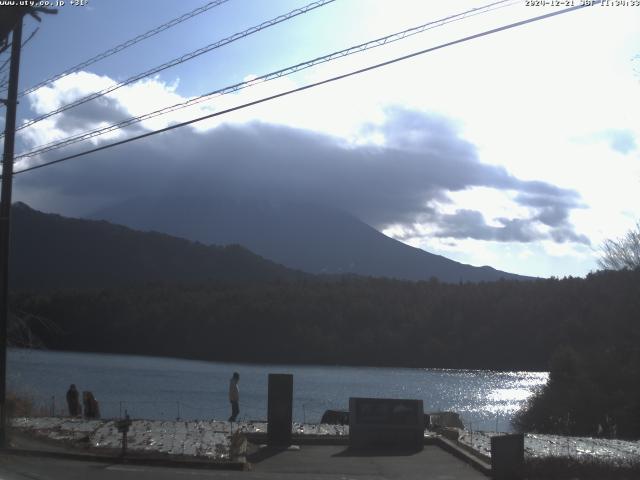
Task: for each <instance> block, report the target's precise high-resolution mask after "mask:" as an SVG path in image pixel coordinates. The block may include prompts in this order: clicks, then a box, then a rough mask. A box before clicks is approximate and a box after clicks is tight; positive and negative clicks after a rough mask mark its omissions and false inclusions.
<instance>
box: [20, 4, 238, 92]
mask: <svg viewBox="0 0 640 480" xmlns="http://www.w3.org/2000/svg"><path fill="white" fill-rule="evenodd" d="M228 1H229V0H215V1H213V2H209V3H207V4H205V5H203V6H201V7H198V8H196V9H195V10H192V11H190V12H188V13H185V14H184V15H181V16H179V17H176V18H174V19H173V20H169V21H168V22H166V23H163V24H162V25H159V26H157V27H155V28H153V29H151V30H149V31H148V32H145V33H142V34H140V35H138V36H136V37H134V38H132V39H130V40H127V41H126V42H123V43H121V44H119V45H116V46H115V47H113V48H110V49H109V50H106V51H104V52H102V53H99V54H98V55H96V56H94V57H91V58H90V59H88V60H85V61H84V62H81V63H79V64H77V65H75V66H73V67H71V68H68V69H67V70H65V71H64V72H60V73H58V74H56V75H54V76H52V77H50V78H48V79H46V80H43V81H42V82H40V83H38V84H36V85H34V86H33V87H30V88H27V89H26V90H23V91H22V92H20V93H19V94H18V97H23V96H25V95H28V94H29V93H31V92H35V91H36V90H38V89H40V88H42V87H44V86H45V85H48V84H50V83H52V82H55V81H56V80H59V79H61V78H62V77H66V76H67V75H69V74H71V73H73V72H77V71H78V70H82V69H83V68H86V67H88V66H89V65H92V64H94V63H96V62H99V61H100V60H104V59H105V58H107V57H110V56H111V55H115V54H116V53H118V52H121V51H122V50H125V49H126V48H129V47H131V46H133V45H135V44H136V43H139V42H141V41H143V40H146V39H147V38H150V37H153V36H154V35H157V34H158V33H160V32H164V31H165V30H168V29H169V28H171V27H175V26H176V25H178V24H180V23H182V22H185V21H187V20H189V19H191V18H193V17H195V16H197V15H200V14H201V13H204V12H206V11H208V10H211V9H212V8H214V7H217V6H219V5H222V4H223V3H226V2H228Z"/></svg>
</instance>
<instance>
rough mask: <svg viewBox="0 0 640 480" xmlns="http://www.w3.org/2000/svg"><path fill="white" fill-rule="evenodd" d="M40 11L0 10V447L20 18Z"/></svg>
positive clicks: (0, 443)
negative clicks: (0, 84) (0, 50)
mask: <svg viewBox="0 0 640 480" xmlns="http://www.w3.org/2000/svg"><path fill="white" fill-rule="evenodd" d="M40 13H47V14H50V13H52V14H56V13H58V10H56V9H52V8H45V7H33V6H19V7H10V8H5V9H4V10H3V14H4V15H3V16H2V17H1V18H0V40H3V41H5V42H4V43H5V44H6V40H8V36H9V31H10V30H13V33H12V34H11V63H10V66H9V89H8V91H7V98H6V99H0V101H2V103H4V104H5V105H6V107H7V113H6V121H5V125H4V152H3V155H2V193H1V194H0V448H6V447H7V340H8V339H7V332H8V323H9V238H10V232H11V229H10V226H11V222H10V220H11V193H12V188H13V154H14V147H15V142H16V111H17V108H18V76H19V70H20V51H21V49H22V21H23V20H24V16H25V15H27V14H29V15H31V16H32V17H33V18H35V19H36V20H37V21H38V22H40V21H41V20H40V16H39V14H40Z"/></svg>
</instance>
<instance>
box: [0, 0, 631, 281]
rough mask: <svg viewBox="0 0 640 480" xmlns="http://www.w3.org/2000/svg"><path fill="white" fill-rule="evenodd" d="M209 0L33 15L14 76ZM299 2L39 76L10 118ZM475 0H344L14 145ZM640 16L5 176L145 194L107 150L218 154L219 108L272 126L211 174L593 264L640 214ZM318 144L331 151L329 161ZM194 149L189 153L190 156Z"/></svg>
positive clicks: (189, 113)
mask: <svg viewBox="0 0 640 480" xmlns="http://www.w3.org/2000/svg"><path fill="white" fill-rule="evenodd" d="M487 3H489V2H487ZM202 4H204V2H200V1H197V2H196V1H185V2H177V1H168V0H160V1H154V2H150V1H146V0H142V1H136V2H131V1H118V0H108V1H107V0H89V2H88V3H87V5H86V6H84V7H80V6H77V7H76V6H71V5H70V4H69V3H68V2H67V4H66V5H65V6H63V7H61V8H60V13H59V15H57V16H46V17H45V18H44V20H43V22H42V24H40V25H38V24H37V23H36V22H35V21H33V20H27V21H26V22H25V34H26V35H28V34H29V33H30V32H31V31H32V30H33V29H34V28H35V27H36V26H39V27H40V30H39V31H38V33H37V35H36V36H35V37H34V39H33V40H32V41H31V42H30V43H29V44H28V45H27V46H26V47H25V49H24V52H23V60H22V68H21V82H20V88H21V89H24V88H27V87H29V86H31V85H33V84H35V83H37V82H39V81H41V80H43V79H45V78H48V77H50V76H51V75H53V74H56V73H58V72H59V71H61V70H64V69H66V68H68V67H70V66H72V65H74V64H76V63H79V62H81V61H83V60H85V59H87V58H89V57H92V56H93V55H95V54H97V53H100V52H102V51H104V50H106V49H108V48H111V47H113V46H115V45H116V44H118V43H121V42H123V41H126V40H128V39H130V38H132V37H134V36H136V35H138V34H140V33H142V32H144V31H147V30H149V29H151V28H153V27H155V26H157V25H159V24H161V23H164V22H166V21H168V20H170V19H172V18H174V17H177V16H179V15H182V14H183V13H186V12H187V11H189V10H192V9H194V8H197V7H198V6H200V5H202ZM303 5H305V2H302V1H297V0H287V1H285V0H281V1H275V0H272V1H268V2H267V1H257V0H230V1H229V2H227V3H225V4H223V5H221V6H219V7H216V8H213V9H211V10H209V11H207V12H206V13H203V14H201V15H199V16H197V17H195V18H193V19H191V20H188V21H186V22H184V23H183V24H181V25H179V26H177V27H174V28H172V29H169V30H167V31H165V32H163V33H161V34H159V35H157V36H155V37H153V38H151V39H148V40H145V41H143V42H141V43H139V44H137V45H135V46H134V47H132V48H129V49H127V50H125V51H123V52H121V53H119V54H117V55H114V56H112V57H110V58H108V59H106V60H104V61H101V62H98V63H96V64H94V65H92V66H90V67H88V68H87V69H86V70H85V71H83V72H79V73H76V74H74V75H71V76H69V77H66V78H64V79H61V80H59V81H57V82H55V83H54V84H52V85H49V86H47V87H45V88H42V89H40V90H38V91H36V92H34V93H32V94H30V95H29V96H28V97H27V98H26V99H25V100H23V101H22V102H21V105H20V111H19V121H24V120H26V119H29V118H33V117H35V116H36V115H38V114H42V113H45V112H47V111H49V110H51V109H53V108H56V107H58V106H60V105H62V104H64V103H66V102H68V101H70V100H73V99H75V98H80V97H81V96H83V95H86V94H88V93H91V92H92V91H96V90H99V89H101V88H104V86H108V85H111V84H113V83H114V82H118V81H122V80H124V79H126V78H128V77H130V76H132V75H134V74H137V73H139V72H141V71H144V70H147V69H149V68H152V67H154V66H156V65H158V64H161V63H164V62H166V61H168V60H170V59H173V58H175V57H178V56H180V55H182V54H184V53H186V52H189V51H192V50H195V49H197V48H199V47H201V46H203V45H206V44H208V43H212V42H215V41H217V40H219V39H221V38H224V37H226V36H229V35H231V34H233V33H236V32H238V31H242V30H244V29H246V28H248V27H251V26H254V25H257V24H259V23H261V22H263V21H265V20H267V19H270V18H273V17H275V16H277V15H280V14H283V13H286V12H288V11H290V10H292V9H294V8H296V7H300V6H303ZM481 5H485V3H482V2H478V1H455V2H424V1H416V2H412V1H408V0H407V1H402V2H390V1H388V0H337V1H336V2H334V3H332V4H329V5H327V6H324V7H322V8H319V9H317V10H315V11H312V12H309V13H307V14H305V15H302V16H300V17H298V18H294V19H292V20H289V21H287V22H285V23H283V24H280V25H277V26H274V27H271V28H269V29H267V30H265V31H262V32H259V33H256V34H255V35H252V36H250V37H248V38H245V39H242V40H239V41H237V42H235V43H233V44H231V45H228V46H226V47H224V48H221V49H218V50H215V51H213V52H209V53H206V54H204V55H202V56H200V57H198V58H196V59H194V60H191V61H189V62H185V63H184V64H182V65H180V66H178V67H175V68H172V69H169V70H166V71H164V72H162V73H160V74H159V75H157V76H155V77H153V78H151V79H148V80H145V81H141V82H139V83H138V84H135V85H130V86H126V87H123V88H121V89H119V90H117V91H115V92H113V93H111V94H109V95H108V96H107V97H108V98H107V100H104V101H102V102H96V104H95V105H91V106H90V105H87V106H85V107H84V108H83V107H79V108H78V109H72V110H69V111H68V112H65V113H63V114H60V115H59V116H56V117H52V118H51V119H48V120H45V121H43V122H40V123H38V124H36V125H34V126H32V127H29V128H28V129H25V130H23V131H22V133H21V134H20V135H19V138H18V151H22V150H25V149H26V150H28V149H29V148H31V147H34V146H37V145H40V144H42V143H46V142H47V141H51V140H56V139H61V138H64V137H66V136H67V135H69V134H72V133H77V132H81V131H84V130H87V129H91V128H95V127H96V126H102V125H106V124H107V123H108V122H109V121H111V120H112V119H114V118H115V119H120V118H126V117H128V116H131V115H140V114H143V113H145V112H148V111H152V110H155V109H156V108H159V107H161V106H165V105H170V104H174V103H177V102H180V101H184V100H186V99H188V98H191V97H193V96H196V95H200V94H202V93H205V92H207V91H211V90H214V89H216V88H220V87H224V86H226V85H229V84H233V83H236V82H239V81H243V80H244V79H247V78H252V77H251V76H259V75H262V74H264V73H268V72H270V71H272V70H276V69H279V68H282V67H286V66H289V65H292V64H295V63H298V62H301V61H304V60H307V59H310V58H314V57H316V56H319V55H322V54H326V53H330V52H332V51H334V50H338V49H341V48H345V47H348V46H351V45H354V44H357V43H360V42H364V41H367V40H370V39H373V38H376V37H378V36H381V35H386V34H389V33H393V32H395V31H399V30H402V29H405V28H408V27H412V26H416V25H419V24H422V23H426V22H428V21H430V20H437V19H439V18H442V17H445V16H447V15H451V14H455V13H459V12H462V11H466V10H468V9H470V8H474V7H479V6H481ZM550 11H553V9H552V8H542V7H537V8H535V7H525V6H524V5H523V2H520V3H518V4H517V5H513V6H508V7H505V8H501V9H499V10H495V11H493V12H490V13H487V14H483V15H477V16H474V17H470V18H468V19H465V20H462V21H459V22H455V23H451V24H448V25H445V26H442V27H440V28H436V29H433V30H430V31H428V32H425V33H422V34H419V35H416V36H414V37H411V38H409V39H406V40H403V41H400V42H397V43H395V44H393V45H388V46H385V47H381V48H379V49H375V50H372V51H369V52H366V53H363V54H358V55H354V56H352V57H348V58H346V59H343V60H340V61H336V62H332V63H330V64H325V65H323V66H320V67H315V68H313V69H309V70H306V71H304V72H301V73H298V74H295V75H293V76H291V77H287V78H282V79H279V80H275V81H272V82H268V83H265V84H260V85H258V86H256V87H252V88H249V89H246V90H243V91H241V92H237V93H235V94H232V95H228V96H225V97H222V98H219V99H216V100H213V101H211V102H209V103H207V104H200V105H198V106H196V107H192V108H190V109H187V110H183V111H178V112H174V113H172V114H170V115H167V116H164V117H159V118H157V119H154V120H151V121H148V122H144V123H143V124H142V125H141V126H140V127H139V128H141V129H143V130H147V129H153V128H160V127H163V126H166V125H168V124H170V123H171V122H175V121H180V120H184V119H188V118H192V117H195V116H198V115H202V114H203V113H209V112H213V111H216V110H220V109H222V108H225V107H229V106H233V105H237V104H239V103H242V102H245V101H249V100H252V99H255V98H259V97H260V96H263V95H267V94H272V93H276V92H279V91H282V90H284V89H287V88H293V87H296V86H300V85H304V84H306V83H308V82H312V81H317V80H321V79H323V78H327V77H329V76H332V75H336V74H340V73H344V72H347V71H350V70H352V69H354V68H359V67H362V66H366V65H370V64H373V63H377V62H380V61H384V60H387V59H390V58H394V57H397V56H399V55H404V54H407V53H411V52H413V51H417V50H421V49H424V48H428V47H431V46H435V45H438V44H439V43H443V42H447V41H451V40H453V39H456V38H460V37H463V36H466V35H470V34H473V33H477V32H479V31H482V30H486V29H489V28H494V27H496V26H499V25H502V24H506V23H510V22H513V21H517V20H521V19H524V18H528V17H532V16H535V15H540V14H543V13H548V12H550ZM639 33H640V8H634V7H600V6H597V7H589V8H585V9H583V10H580V11H578V12H573V13H569V14H566V15H562V16H559V17H555V18H551V19H548V20H544V21H541V22H538V23H535V24H532V25H527V26H524V27H520V28H518V29H514V30H511V31H507V32H501V33H499V34H496V35H494V36H491V37H486V38H482V39H478V40H474V41H472V42H469V43H466V44H462V45H457V46H454V47H450V48H446V49H442V50H439V51H437V52H433V53H432V54H428V55H425V56H422V57H420V58H416V59H412V60H409V61H406V62H402V63H399V64H396V65H394V66H391V67H386V68H384V69H380V70H376V71H374V72H370V73H367V74H365V75H362V76H359V77H354V78H350V79H348V80H344V81H341V82H338V83H336V84H333V85H330V86H324V87H320V88H317V89H313V90H310V91H307V92H305V93H302V94H297V95H295V96H291V97H287V98H285V99H282V100H278V101H274V102H270V103H267V104H263V105H261V106H259V107H255V108H250V109H245V110H242V111H240V112H237V113H235V114H232V115H228V116H224V117H219V118H217V119H215V120H210V121H207V122H203V123H201V124H197V125H195V126H193V127H187V130H188V131H187V132H176V133H171V134H166V138H165V139H163V140H162V142H156V144H155V146H154V144H153V143H152V142H140V145H137V146H136V147H135V150H127V148H125V147H117V148H114V149H111V150H109V152H110V153H109V154H108V155H107V154H104V155H102V156H96V157H95V158H91V157H86V158H83V159H78V160H76V161H71V162H68V163H67V164H65V165H61V166H55V167H50V168H47V169H42V170H40V171H39V173H37V174H36V173H35V172H34V173H33V174H24V175H21V176H18V177H16V187H15V195H14V198H15V199H16V200H23V201H26V202H28V203H30V204H31V205H33V206H34V207H36V208H40V209H42V210H45V211H55V212H59V213H64V214H69V215H84V214H88V213H91V211H92V209H97V208H99V207H101V206H103V205H104V204H105V203H109V202H113V201H116V200H117V199H118V198H120V197H124V196H127V195H133V193H135V192H134V191H135V190H140V191H145V192H147V191H148V192H149V193H153V188H155V187H154V186H153V185H155V184H157V183H159V180H158V181H149V180H148V178H140V179H138V183H137V184H136V185H137V186H136V187H135V188H134V187H132V186H129V187H126V188H125V186H118V188H115V187H114V186H113V185H111V187H112V188H107V186H105V185H103V184H101V183H100V178H104V175H105V174H106V173H107V172H108V171H109V163H110V158H111V159H112V158H115V157H113V156H122V155H130V154H131V152H133V151H135V152H136V155H138V156H140V157H141V158H142V157H144V156H145V153H144V152H145V151H146V152H148V154H149V155H152V153H153V152H154V149H157V145H158V144H160V143H162V145H163V148H165V149H167V150H168V151H171V149H172V148H178V147H176V145H177V146H180V145H181V142H184V141H185V139H188V140H189V142H192V143H195V145H194V146H193V147H192V148H190V150H189V152H190V153H189V154H190V155H193V157H194V158H196V159H197V158H203V159H205V158H209V156H210V155H211V150H210V147H207V148H208V149H205V147H204V145H206V143H207V142H206V141H204V140H205V139H206V138H207V132H211V131H212V129H216V128H220V126H221V125H222V124H223V123H224V124H226V125H227V126H229V127H231V128H233V129H237V130H238V131H244V132H248V131H251V132H252V135H254V136H255V138H256V139H257V140H259V141H257V142H256V143H257V144H261V145H265V147H264V148H263V149H262V150H261V151H256V155H255V160H254V161H255V164H254V165H253V166H247V167H246V169H245V170H243V171H235V170H234V169H233V167H232V166H231V167H230V166H228V165H226V164H221V167H220V168H221V169H220V170H219V171H217V172H216V174H217V175H218V176H222V177H223V178H224V179H225V184H226V185H235V188H238V189H242V188H244V187H246V186H247V185H251V186H252V187H251V188H256V189H257V190H260V191H265V192H266V191H276V190H277V191H278V192H280V193H282V192H286V191H288V190H289V189H290V190H291V191H292V192H293V191H296V192H299V191H300V190H303V191H305V192H308V195H309V198H311V199H313V200H314V201H318V202H323V201H324V202H328V203H330V204H332V205H333V206H336V207H339V208H344V209H345V210H347V211H349V212H351V213H353V214H354V215H356V216H358V217H360V218H362V219H363V220H365V221H367V222H368V223H369V224H371V225H373V226H375V227H376V228H378V229H380V230H381V231H383V232H385V233H386V234H387V235H390V236H393V237H395V238H398V239H400V240H402V241H404V242H406V243H409V244H410V245H413V246H416V247H420V248H424V249H425V250H428V251H431V252H434V253H439V254H443V255H445V256H447V257H449V258H452V259H455V260H458V261H462V262H465V263H470V264H473V265H491V266H494V267H496V268H499V269H501V270H506V271H510V272H515V273H521V274H527V275H537V276H551V275H555V276H565V275H585V274H586V273H588V272H589V271H591V270H594V269H595V268H596V259H597V255H598V246H599V245H600V244H601V242H602V241H603V240H604V239H605V238H609V237H616V236H620V235H622V234H623V233H624V232H625V231H626V230H628V229H629V228H631V227H632V226H633V225H634V224H635V221H636V220H637V219H638V218H640V202H638V193H637V191H638V187H640V147H639V145H640V138H639V136H640V127H639V126H640V113H639V112H640V91H639V88H640V60H638V55H640V35H639ZM2 58H4V56H3V57H2ZM76 110H77V111H76ZM271 126H278V127H281V129H282V128H284V129H287V131H288V132H289V133H288V134H287V135H288V136H287V138H294V137H295V138H300V142H302V143H301V145H302V144H304V142H305V141H308V143H307V144H304V145H308V147H307V148H308V149H310V150H309V152H308V155H307V158H306V159H305V160H306V161H300V156H299V155H300V154H298V157H297V158H295V157H294V156H293V155H291V158H288V157H287V154H283V153H282V152H278V151H276V150H275V149H274V148H272V147H273V145H274V144H277V143H278V141H279V140H280V138H279V137H278V136H277V135H278V134H277V132H279V131H280V130H279V129H273V128H267V127H271ZM249 129H250V130H249ZM274 132H276V133H274ZM127 134H130V133H128V132H120V133H118V134H111V135H110V136H107V138H105V139H98V140H95V141H94V143H93V144H98V145H99V144H102V143H104V142H106V141H108V140H112V139H114V138H123V137H124V136H126V135H127ZM291 135H294V137H291ZM296 135H297V136H296ZM198 139H202V140H203V141H202V142H201V143H202V145H203V147H202V149H201V150H199V149H198V144H199V143H200V142H199V141H198ZM305 139H306V140H305ZM309 139H313V141H311V140H309ZM229 145H230V146H229V148H233V144H232V143H230V144H229ZM318 145H320V146H322V145H324V147H322V148H320V147H318ZM327 145H330V149H329V150H326V148H329V147H327ZM86 147H87V145H86V144H85V145H83V146H79V147H77V148H78V149H82V148H86ZM325 147H326V148H325ZM131 148H133V147H131ZM300 148H301V151H305V150H304V147H300ZM145 149H146V150H145ZM314 149H318V151H317V152H316V151H315V150H314ZM72 151H75V150H74V147H72V148H70V149H67V150H64V151H62V150H61V151H60V152H57V153H55V154H53V153H51V154H46V155H43V156H41V157H36V158H32V159H30V160H27V161H22V162H21V163H19V164H18V167H20V166H27V165H30V164H33V163H38V162H41V161H46V160H50V159H53V158H56V155H58V156H59V155H60V154H62V152H63V153H67V152H72ZM327 151H330V152H332V153H330V154H329V155H331V157H332V158H331V161H323V158H325V157H326V155H327ZM227 153H228V155H232V153H229V152H227ZM321 153H322V155H325V157H322V155H321ZM269 155H274V156H273V157H270V156H269ZM276 155H277V156H278V157H277V161H276V157H275V156H276ZM309 159H315V160H314V161H315V162H317V163H316V164H314V163H311V162H310V160H309ZM194 161H195V160H194V159H193V158H191V159H189V162H191V163H190V165H191V166H193V165H194V163H193V162H194ZM203 161H204V160H203ZM83 162H84V163H83ZM87 162H89V163H88V164H89V165H91V169H92V171H91V172H88V170H87V168H86V166H85V164H87ZM195 165H198V163H197V162H196V163H195ZM224 165H226V166H224ZM276 166H277V167H276ZM223 167H224V168H223ZM153 168H154V169H155V170H156V173H157V178H158V179H159V178H163V175H166V171H165V170H166V169H167V168H169V167H168V166H167V165H165V164H163V163H162V162H157V163H156V164H155V165H154V167H153ZM269 168H280V169H283V170H286V171H287V173H288V174H290V175H289V176H288V178H290V179H291V181H290V182H289V183H287V182H281V181H280V180H278V175H271V173H273V172H272V171H270V170H269ZM196 169H197V167H196ZM54 170H55V172H54ZM205 171H206V172H209V170H207V169H206V168H204V167H203V169H202V172H205ZM91 175H93V176H94V177H91ZM225 176H228V178H227V177H225ZM134 180H135V179H134ZM260 182H263V183H260ZM79 185H83V186H84V188H79ZM138 193H139V192H138Z"/></svg>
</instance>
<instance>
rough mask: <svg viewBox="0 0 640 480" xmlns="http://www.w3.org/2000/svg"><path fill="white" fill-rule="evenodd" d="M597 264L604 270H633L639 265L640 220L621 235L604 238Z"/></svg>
mask: <svg viewBox="0 0 640 480" xmlns="http://www.w3.org/2000/svg"><path fill="white" fill-rule="evenodd" d="M601 249H602V256H601V257H600V259H599V260H598V264H599V265H600V267H601V268H603V269H605V270H624V269H629V270H634V269H636V268H639V267H640V220H639V221H638V222H637V223H636V226H635V228H632V229H631V230H629V231H628V232H627V234H626V235H625V236H623V237H620V238H617V239H609V240H605V242H604V243H603V244H602V247H601Z"/></svg>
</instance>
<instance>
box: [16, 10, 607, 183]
mask: <svg viewBox="0 0 640 480" xmlns="http://www.w3.org/2000/svg"><path fill="white" fill-rule="evenodd" d="M600 2H601V0H594V2H593V3H591V5H598V4H599V3H600ZM588 6H589V4H583V5H577V6H574V7H569V8H565V9H563V10H559V11H555V12H550V13H547V14H544V15H539V16H537V17H532V18H528V19H526V20H521V21H518V22H514V23H510V24H507V25H503V26H501V27H497V28H493V29H491V30H485V31H483V32H480V33H476V34H473V35H469V36H466V37H463V38H459V39H457V40H453V41H450V42H446V43H442V44H440V45H437V46H435V47H430V48H426V49H424V50H419V51H417V52H413V53H410V54H407V55H403V56H401V57H396V58H394V59H392V60H387V61H385V62H382V63H377V64H375V65H370V66H368V67H365V68H361V69H358V70H353V71H351V72H348V73H345V74H342V75H337V76H334V77H330V78H327V79H325V80H320V81H318V82H314V83H310V84H307V85H303V86H302V87H298V88H293V89H291V90H287V91H284V92H280V93H277V94H274V95H270V96H268V97H263V98H261V99H258V100H254V101H252V102H247V103H243V104H241V105H237V106H235V107H231V108H227V109H225V110H221V111H219V112H215V113H211V114H209V115H204V116H201V117H197V118H193V119H191V120H188V121H186V122H181V123H177V124H174V125H170V126H168V127H165V128H161V129H159V130H153V131H151V132H147V133H143V134H141V135H137V136H135V137H130V138H126V139H124V140H120V141H118V142H113V143H109V144H107V145H102V146H100V147H96V148H93V149H90V150H85V151H83V152H79V153H75V154H73V155H68V156H66V157H62V158H59V159H57V160H52V161H49V162H45V163H41V164H39V165H34V166H32V167H28V168H24V169H22V170H18V171H16V172H15V173H14V175H18V174H20V173H25V172H30V171H33V170H37V169H40V168H44V167H48V166H50V165H55V164H58V163H62V162H66V161H67V160H72V159H74V158H78V157H82V156H84V155H88V154H90V153H96V152H100V151H102V150H107V149H109V148H112V147H116V146H119V145H124V144H126V143H130V142H133V141H136V140H141V139H143V138H147V137H151V136H153V135H157V134H159V133H164V132H168V131H170V130H174V129H176V128H181V127H185V126H187V125H191V124H193V123H196V122H201V121H203V120H207V119H210V118H214V117H218V116H221V115H224V114H227V113H230V112H235V111H237V110H241V109H244V108H247V107H251V106H253V105H258V104H260V103H264V102H268V101H271V100H274V99H276V98H281V97H285V96H288V95H291V94H294V93H298V92H302V91H304V90H309V89H311V88H315V87H318V86H320V85H325V84H328V83H333V82H336V81H338V80H343V79H345V78H348V77H352V76H355V75H360V74H362V73H365V72H369V71H372V70H376V69H378V68H381V67H385V66H388V65H392V64H395V63H398V62H401V61H404V60H408V59H410V58H414V57H417V56H420V55H424V54H427V53H430V52H434V51H436V50H440V49H443V48H446V47H451V46H453V45H458V44H460V43H465V42H469V41H471V40H475V39H478V38H481V37H486V36H488V35H492V34H495V33H498V32H502V31H505V30H510V29H512V28H516V27H520V26H522V25H527V24H529V23H534V22H538V21H540V20H545V19H547V18H551V17H555V16H557V15H562V14H564V13H569V12H573V11H576V10H579V9H582V8H585V7H588Z"/></svg>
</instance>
